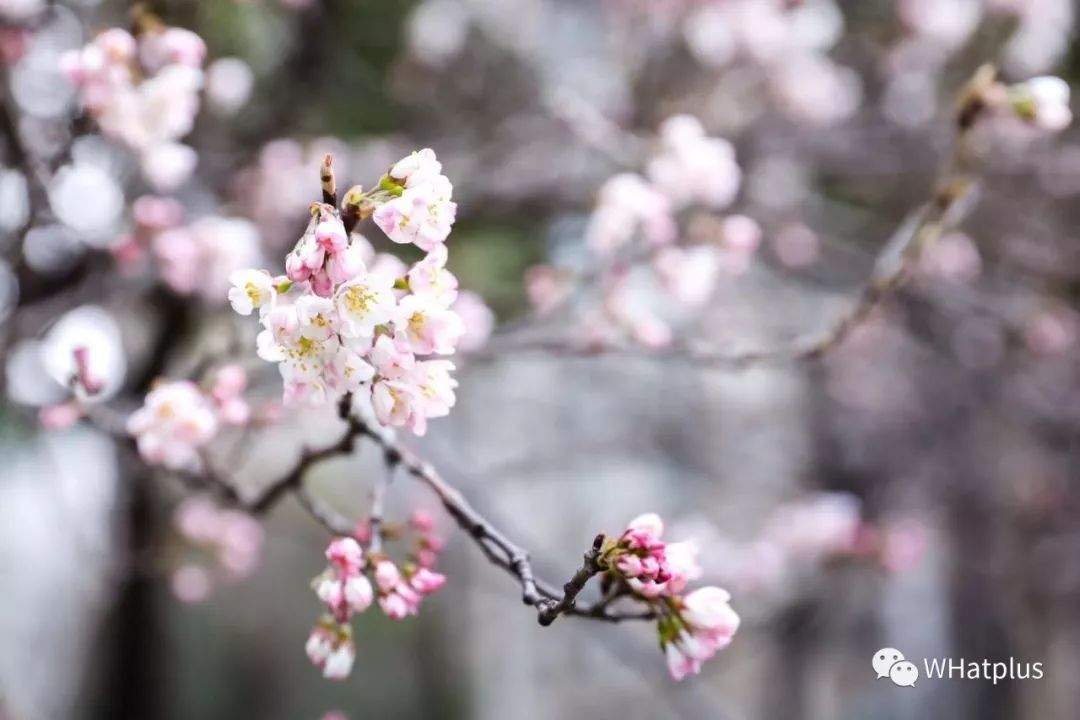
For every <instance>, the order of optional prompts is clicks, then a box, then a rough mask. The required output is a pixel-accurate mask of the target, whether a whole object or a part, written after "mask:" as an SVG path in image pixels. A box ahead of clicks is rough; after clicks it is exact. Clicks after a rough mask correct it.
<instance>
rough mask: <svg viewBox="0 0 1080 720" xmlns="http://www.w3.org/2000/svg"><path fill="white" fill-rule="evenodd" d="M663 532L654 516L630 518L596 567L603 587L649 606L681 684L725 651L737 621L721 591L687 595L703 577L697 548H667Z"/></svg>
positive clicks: (673, 673) (708, 589) (700, 590)
mask: <svg viewBox="0 0 1080 720" xmlns="http://www.w3.org/2000/svg"><path fill="white" fill-rule="evenodd" d="M663 532H664V523H663V521H662V520H661V519H660V517H659V516H658V515H656V514H654V513H647V514H645V515H641V516H639V517H637V518H634V519H633V520H632V521H630V523H629V524H628V525H627V527H626V530H625V531H624V532H623V534H622V535H621V536H620V537H619V538H618V539H617V540H609V541H608V542H606V543H605V545H604V547H603V552H602V556H601V559H600V562H601V567H604V568H606V569H607V577H606V581H607V582H619V583H623V584H625V586H626V588H628V590H629V592H631V593H632V594H633V595H634V596H635V597H637V598H638V599H639V600H641V601H643V602H646V603H648V604H649V605H650V607H651V608H652V610H653V612H654V613H655V614H656V616H657V628H658V631H659V635H660V646H661V648H662V649H663V651H664V655H665V657H666V659H667V664H668V671H669V672H670V673H671V676H672V677H673V678H674V679H676V680H682V679H683V678H684V677H686V676H687V675H688V674H691V673H693V674H697V673H698V672H700V670H701V665H702V663H704V662H705V661H706V660H708V659H710V658H711V657H712V656H713V655H715V654H716V653H717V652H718V651H719V650H721V649H723V648H725V647H727V645H728V644H729V643H730V642H731V639H732V637H733V636H734V635H735V632H736V630H738V628H739V616H738V615H737V614H736V613H735V611H734V610H732V609H731V606H730V605H729V604H728V601H729V600H730V599H731V598H730V595H729V594H728V593H727V592H726V591H725V590H721V589H720V588H717V587H711V586H709V587H703V588H698V589H697V590H694V591H692V592H689V593H688V592H686V590H687V586H688V585H689V583H690V582H691V581H693V580H697V579H698V578H700V577H701V574H702V570H701V566H700V564H699V563H698V559H697V554H698V553H697V547H696V546H695V545H694V544H693V543H690V542H683V543H666V542H665V541H664V540H663V539H662V535H663Z"/></svg>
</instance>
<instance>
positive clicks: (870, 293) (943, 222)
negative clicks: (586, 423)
mask: <svg viewBox="0 0 1080 720" xmlns="http://www.w3.org/2000/svg"><path fill="white" fill-rule="evenodd" d="M994 82H995V71H994V69H993V68H992V67H991V66H983V67H981V68H979V70H978V71H977V72H976V73H975V75H974V76H973V77H972V79H971V80H970V81H969V83H968V84H967V85H966V86H965V87H964V89H963V90H962V91H961V93H960V99H959V102H958V105H957V110H956V113H955V127H956V131H957V135H956V139H955V141H954V143H953V149H952V151H951V153H950V155H949V158H948V160H947V162H946V163H945V165H944V167H943V169H942V172H941V173H940V174H939V176H938V179H937V181H936V182H935V184H934V186H935V190H934V193H933V195H932V196H931V198H930V200H929V201H928V202H927V203H926V204H925V205H924V206H922V207H920V208H919V209H917V210H916V211H914V212H912V213H909V215H908V216H907V217H906V218H905V220H904V221H903V223H902V224H901V225H900V227H899V228H898V229H897V231H896V233H895V234H894V235H893V237H892V239H891V240H890V241H889V242H888V243H886V245H885V247H884V248H882V250H881V251H880V252H879V254H878V256H877V257H876V259H875V263H874V268H873V270H872V272H871V274H870V277H869V279H868V280H867V281H866V282H865V283H864V284H863V286H862V287H861V288H860V290H859V291H858V294H857V298H856V300H855V302H854V303H853V304H852V305H851V307H850V308H848V310H847V311H845V312H844V313H843V314H842V315H841V316H840V317H838V318H837V319H835V320H834V321H833V322H832V324H831V325H830V326H829V327H828V328H827V329H826V330H824V331H823V332H820V333H814V334H808V335H805V336H802V337H799V338H797V339H795V340H793V341H791V342H789V343H786V344H784V345H783V346H780V347H773V348H760V349H751V350H735V351H733V350H726V349H719V348H716V347H709V346H703V345H702V344H700V343H688V342H683V343H675V344H672V345H669V346H667V347H664V348H657V349H649V348H645V347H641V346H621V347H620V346H601V345H596V344H590V343H581V342H574V341H573V340H570V339H567V338H565V337H557V338H544V337H531V338H523V339H519V340H513V339H512V338H511V336H512V334H515V333H517V332H519V331H521V330H524V329H528V328H529V327H530V326H531V325H533V324H534V322H535V320H536V319H537V318H536V317H535V316H529V317H527V318H526V319H525V320H524V321H521V322H517V323H512V324H509V325H507V326H504V328H503V330H502V331H501V332H500V333H498V334H497V335H496V337H494V338H493V339H492V341H491V342H490V343H489V344H488V346H487V347H486V348H483V349H481V350H479V351H478V352H477V353H474V354H473V357H474V358H476V359H492V358H496V357H499V356H503V355H506V354H510V353H517V352H543V353H547V354H550V355H553V356H563V357H590V356H596V355H614V356H620V355H627V356H635V357H647V358H652V359H660V360H663V359H674V360H685V361H688V362H692V363H696V364H703V365H724V366H730V367H735V368H740V367H746V366H750V365H756V364H761V363H767V362H798V361H808V360H815V359H818V358H821V357H822V356H824V355H826V354H827V353H828V352H830V351H831V350H833V349H834V348H836V347H837V346H839V345H840V344H842V343H843V341H844V340H845V339H846V338H847V337H848V336H849V335H850V334H851V332H852V331H853V330H854V329H855V328H857V327H858V326H859V325H860V324H861V323H862V322H863V321H864V320H865V319H866V318H867V317H868V316H870V314H871V313H872V311H873V310H874V309H875V308H877V307H878V306H879V305H880V304H881V303H882V302H883V301H884V300H885V299H886V298H888V297H889V296H890V295H891V294H893V293H894V292H895V291H897V290H898V289H899V288H901V287H903V286H904V285H905V284H906V283H907V282H908V281H909V280H910V278H911V277H912V275H913V274H914V270H915V268H916V266H917V264H918V261H919V258H920V257H921V256H922V252H923V250H924V249H925V248H927V247H929V246H930V245H932V244H933V243H934V242H935V241H936V240H937V239H938V238H940V237H941V236H943V235H945V234H947V233H948V232H949V231H951V230H952V229H954V228H955V227H956V226H957V225H958V224H959V223H960V221H961V220H962V219H963V217H964V215H965V212H966V211H967V210H968V209H969V203H968V202H967V201H968V200H969V199H970V198H971V197H972V196H973V195H974V193H975V191H976V189H977V187H978V184H979V183H978V179H977V177H976V174H975V172H974V171H973V170H972V168H971V167H970V165H971V162H970V157H969V155H970V150H969V148H968V145H969V143H970V139H971V135H972V131H973V128H974V127H975V125H976V121H977V120H978V118H979V117H980V116H981V115H982V114H984V113H985V112H988V111H989V110H990V109H991V107H992V100H991V99H989V98H988V96H989V95H990V93H992V92H994V91H995V86H994ZM650 256H651V253H649V252H643V253H636V254H632V255H630V256H629V257H627V258H624V259H623V260H622V261H620V262H621V263H622V264H623V265H634V264H637V263H640V262H643V261H646V260H648V258H649V257H650ZM603 275H604V272H603V271H602V270H594V271H591V272H584V273H579V274H578V275H576V276H575V277H574V278H573V280H574V283H573V289H572V290H571V291H569V292H568V293H567V294H566V297H565V298H564V299H563V300H562V301H561V302H560V303H559V304H558V305H557V306H556V308H555V309H559V308H562V307H565V306H566V305H568V304H569V303H570V302H572V300H573V299H574V298H575V297H576V296H578V295H579V294H580V292H581V291H583V290H584V289H585V288H586V287H587V286H589V285H591V284H595V283H596V282H597V281H598V280H599V279H601V278H602V277H603ZM500 340H502V341H503V342H500Z"/></svg>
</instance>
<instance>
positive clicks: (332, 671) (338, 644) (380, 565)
mask: <svg viewBox="0 0 1080 720" xmlns="http://www.w3.org/2000/svg"><path fill="white" fill-rule="evenodd" d="M412 527H413V529H414V530H416V531H418V533H419V536H420V537H419V540H418V542H417V550H416V551H415V552H414V553H413V554H412V555H411V556H410V559H409V561H408V562H407V563H406V564H405V565H404V566H403V567H401V568H399V567H398V566H397V565H396V564H394V562H393V561H392V560H390V559H389V558H388V557H387V556H386V555H384V554H383V553H375V552H373V553H369V554H367V555H365V553H364V550H363V549H362V548H361V546H360V543H359V542H357V540H356V538H352V537H339V538H335V539H334V540H332V541H331V542H330V545H329V546H328V547H327V548H326V559H327V560H328V561H329V564H328V566H327V568H326V569H325V570H324V571H323V572H322V573H321V574H320V575H319V576H318V577H316V578H315V579H314V580H313V581H312V588H313V589H314V590H315V594H316V595H318V597H319V600H321V601H322V602H323V603H324V604H325V605H326V610H327V612H326V614H325V615H323V616H322V617H321V618H320V619H319V621H318V622H317V623H316V625H315V627H314V628H313V629H312V631H311V635H310V636H309V637H308V641H307V648H306V649H307V654H308V658H309V659H310V660H311V662H312V663H313V664H314V665H315V666H316V667H318V668H320V669H321V670H322V671H323V675H324V676H325V677H327V678H329V679H333V680H340V679H342V678H344V677H346V676H348V674H349V673H350V672H351V670H352V664H353V660H354V659H355V657H356V646H355V644H354V642H353V639H352V627H351V625H350V624H349V623H350V621H351V620H352V617H353V615H355V614H358V613H362V612H364V611H365V610H367V609H368V608H369V607H370V606H371V604H372V602H374V601H375V600H376V599H377V600H378V604H379V608H380V609H381V610H382V611H383V613H385V614H386V616H387V617H389V618H391V619H393V620H402V619H404V618H405V617H408V616H409V615H415V614H417V612H418V611H419V608H420V602H421V600H422V599H423V598H424V596H425V595H430V594H431V593H433V592H435V591H437V590H438V589H439V588H441V587H442V586H443V585H444V584H445V582H446V577H445V576H444V575H442V574H440V573H437V572H435V571H434V569H433V567H434V562H435V560H436V558H437V555H438V550H440V549H441V548H442V543H441V540H439V539H438V538H437V537H436V536H435V535H434V534H432V532H431V522H430V518H428V517H427V516H426V515H424V514H422V513H421V514H415V515H414V516H413V521H412ZM367 532H368V530H367V529H366V528H361V532H360V533H358V534H359V535H361V536H362V535H365V534H366V533H367ZM369 575H370V577H371V579H369V577H368V576H369ZM372 579H373V580H374V585H373V584H372Z"/></svg>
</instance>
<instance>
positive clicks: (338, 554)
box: [326, 537, 364, 575]
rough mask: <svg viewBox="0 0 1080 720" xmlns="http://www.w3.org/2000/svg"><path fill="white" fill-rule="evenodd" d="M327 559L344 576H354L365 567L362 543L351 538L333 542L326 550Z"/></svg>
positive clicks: (335, 539)
mask: <svg viewBox="0 0 1080 720" xmlns="http://www.w3.org/2000/svg"><path fill="white" fill-rule="evenodd" d="M326 559H327V560H329V561H330V563H331V564H332V565H334V566H335V567H336V568H338V570H340V571H341V573H342V574H343V575H353V574H355V573H357V572H359V571H360V569H361V568H362V567H364V551H363V550H362V549H361V548H360V543H358V542H356V540H354V539H353V538H351V537H339V538H334V539H333V540H331V541H330V544H329V545H328V546H327V548H326Z"/></svg>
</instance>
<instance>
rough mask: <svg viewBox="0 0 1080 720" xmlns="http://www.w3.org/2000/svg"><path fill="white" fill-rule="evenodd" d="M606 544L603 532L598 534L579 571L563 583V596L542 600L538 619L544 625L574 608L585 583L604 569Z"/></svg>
mask: <svg viewBox="0 0 1080 720" xmlns="http://www.w3.org/2000/svg"><path fill="white" fill-rule="evenodd" d="M603 545H604V536H603V534H600V535H597V536H596V537H595V538H594V539H593V544H592V547H591V548H589V551H588V552H586V553H585V556H584V558H583V559H584V562H582V564H581V567H580V568H578V571H577V572H576V573H574V575H573V577H571V578H570V579H569V580H568V581H567V582H566V584H565V585H563V596H562V597H561V598H559V599H558V600H547V601H542V602H541V603H540V605H538V606H537V607H538V608H539V614H538V616H537V619H538V620H539V621H540V624H541V625H543V626H545V627H546V626H548V625H550V624H551V623H553V622H555V618H557V617H559V615H560V614H561V613H564V612H568V611H570V610H573V609H574V607H575V602H576V600H577V596H578V595H579V594H580V593H581V591H582V590H583V589H584V588H585V584H586V583H588V582H589V580H591V579H592V578H593V576H594V575H596V574H597V573H599V572H601V571H603V568H602V567H600V548H601V547H602V546H603Z"/></svg>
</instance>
